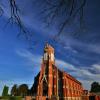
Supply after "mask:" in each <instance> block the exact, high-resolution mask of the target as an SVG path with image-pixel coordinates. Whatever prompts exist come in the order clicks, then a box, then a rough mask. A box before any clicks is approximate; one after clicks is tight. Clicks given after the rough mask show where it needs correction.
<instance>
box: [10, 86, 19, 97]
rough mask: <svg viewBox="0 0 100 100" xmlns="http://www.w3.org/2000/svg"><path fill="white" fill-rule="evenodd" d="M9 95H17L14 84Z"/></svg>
mask: <svg viewBox="0 0 100 100" xmlns="http://www.w3.org/2000/svg"><path fill="white" fill-rule="evenodd" d="M11 95H12V96H17V95H18V88H17V85H16V84H15V85H14V86H13V87H12V89H11Z"/></svg>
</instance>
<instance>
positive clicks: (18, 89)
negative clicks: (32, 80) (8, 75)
mask: <svg viewBox="0 0 100 100" xmlns="http://www.w3.org/2000/svg"><path fill="white" fill-rule="evenodd" d="M28 92H29V90H28V86H27V84H21V85H20V86H17V85H16V84H15V85H14V86H13V87H12V89H11V95H12V96H25V95H27V94H28Z"/></svg>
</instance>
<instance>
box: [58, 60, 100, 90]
mask: <svg viewBox="0 0 100 100" xmlns="http://www.w3.org/2000/svg"><path fill="white" fill-rule="evenodd" d="M56 64H57V65H58V67H59V68H60V69H61V70H62V69H63V70H66V71H67V72H68V73H69V74H71V75H72V76H74V77H76V78H77V79H78V80H80V81H81V82H82V83H83V86H84V87H85V88H86V89H89V88H90V85H91V83H92V82H93V81H98V82H100V73H99V74H98V73H95V74H94V73H92V72H91V71H90V70H91V69H93V70H94V71H98V72H100V65H92V66H91V67H86V66H85V67H79V66H77V67H75V66H74V65H72V64H69V63H67V62H65V61H62V60H59V59H57V60H56ZM69 70H70V71H69ZM87 83H88V87H87Z"/></svg>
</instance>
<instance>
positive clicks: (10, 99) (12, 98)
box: [0, 96, 22, 100]
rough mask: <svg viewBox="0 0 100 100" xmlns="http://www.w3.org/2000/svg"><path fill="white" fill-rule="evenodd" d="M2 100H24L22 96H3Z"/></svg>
mask: <svg viewBox="0 0 100 100" xmlns="http://www.w3.org/2000/svg"><path fill="white" fill-rule="evenodd" d="M0 100H22V97H21V96H3V97H0Z"/></svg>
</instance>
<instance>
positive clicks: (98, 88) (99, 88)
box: [91, 82, 100, 92]
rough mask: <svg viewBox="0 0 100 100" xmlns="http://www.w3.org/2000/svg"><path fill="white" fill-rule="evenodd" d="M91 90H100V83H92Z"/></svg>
mask: <svg viewBox="0 0 100 100" xmlns="http://www.w3.org/2000/svg"><path fill="white" fill-rule="evenodd" d="M91 92H100V84H99V83H98V82H93V83H92V84H91Z"/></svg>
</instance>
